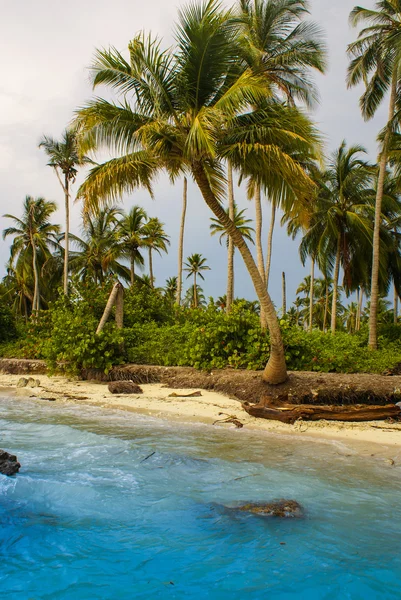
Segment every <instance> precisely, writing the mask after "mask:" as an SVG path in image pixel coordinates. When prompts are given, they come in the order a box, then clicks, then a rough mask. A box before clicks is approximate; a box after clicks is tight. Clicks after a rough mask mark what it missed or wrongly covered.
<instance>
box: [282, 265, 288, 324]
mask: <svg viewBox="0 0 401 600" xmlns="http://www.w3.org/2000/svg"><path fill="white" fill-rule="evenodd" d="M281 279H282V293H283V317H284V315H285V314H287V291H286V285H285V273H284V271H283V273H282V275H281Z"/></svg>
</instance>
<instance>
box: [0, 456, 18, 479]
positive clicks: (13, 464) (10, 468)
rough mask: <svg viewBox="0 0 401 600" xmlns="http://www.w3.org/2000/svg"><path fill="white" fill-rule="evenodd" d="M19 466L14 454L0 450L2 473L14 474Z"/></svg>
mask: <svg viewBox="0 0 401 600" xmlns="http://www.w3.org/2000/svg"><path fill="white" fill-rule="evenodd" d="M20 468H21V465H20V463H19V462H18V460H17V457H16V456H15V455H14V454H9V453H8V452H6V451H5V450H0V473H3V475H15V473H18V471H19V470H20Z"/></svg>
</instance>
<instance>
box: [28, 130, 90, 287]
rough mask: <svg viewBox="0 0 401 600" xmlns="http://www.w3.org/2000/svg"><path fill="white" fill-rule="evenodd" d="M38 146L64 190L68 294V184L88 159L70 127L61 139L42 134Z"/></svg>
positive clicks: (65, 261) (65, 279)
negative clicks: (80, 150) (43, 152)
mask: <svg viewBox="0 0 401 600" xmlns="http://www.w3.org/2000/svg"><path fill="white" fill-rule="evenodd" d="M39 148H44V150H45V152H46V154H47V156H48V157H49V159H50V160H49V162H48V165H49V166H50V167H52V168H53V169H54V171H55V173H56V175H57V179H58V180H59V182H60V185H61V187H62V188H63V191H64V199H65V233H64V294H65V295H67V294H68V255H69V231H70V185H71V183H74V181H75V179H76V176H77V172H78V171H77V167H79V166H82V165H84V164H87V163H88V162H91V161H89V159H88V158H87V157H85V156H81V155H80V153H79V151H78V146H77V137H76V133H75V132H74V131H73V130H71V129H66V130H65V131H64V132H63V135H62V138H61V141H57V140H54V139H53V138H52V137H48V136H46V135H45V136H43V138H42V140H41V142H40V144H39Z"/></svg>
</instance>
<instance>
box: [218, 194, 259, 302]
mask: <svg viewBox="0 0 401 600" xmlns="http://www.w3.org/2000/svg"><path fill="white" fill-rule="evenodd" d="M229 212H230V208H228V209H227V210H226V213H227V214H229ZM245 212H246V209H242V210H238V206H237V205H236V204H235V203H234V211H233V217H232V221H233V223H234V225H235V227H236V228H237V229H238V231H239V232H240V233H241V235H242V237H243V238H244V239H245V240H248V242H251V243H252V244H253V237H252V234H253V233H255V230H254V229H253V227H251V226H250V223H252V219H247V218H245ZM230 218H231V217H230ZM210 220H211V225H210V231H211V235H216V234H219V242H220V244H221V243H222V242H223V240H224V239H225V241H226V244H227V255H228V260H227V296H226V311H227V312H229V311H230V308H231V304H232V301H231V300H230V303H229V299H231V298H232V299H234V250H235V248H234V247H233V246H231V244H230V241H231V238H230V236H229V235H228V234H227V230H226V228H225V227H224V225H222V224H221V223H220V221H219V220H218V219H214V218H213V217H212V218H211V219H210Z"/></svg>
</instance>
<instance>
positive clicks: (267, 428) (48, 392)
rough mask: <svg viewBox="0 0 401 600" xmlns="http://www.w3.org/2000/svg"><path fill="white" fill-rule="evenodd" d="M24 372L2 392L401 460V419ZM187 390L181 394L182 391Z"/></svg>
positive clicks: (4, 378) (0, 382)
mask: <svg viewBox="0 0 401 600" xmlns="http://www.w3.org/2000/svg"><path fill="white" fill-rule="evenodd" d="M20 377H21V376H20V375H8V374H1V375H0V395H10V394H11V395H13V396H14V397H15V398H16V399H18V397H24V398H26V397H30V398H38V399H43V400H47V401H55V402H58V403H71V402H73V403H77V404H86V405H90V406H98V407H101V408H102V409H108V408H110V409H118V410H127V411H131V412H136V413H140V414H146V415H149V416H153V417H158V418H162V419H168V420H170V421H175V422H177V423H204V424H209V425H210V426H214V427H225V428H233V429H236V425H235V423H233V422H224V421H225V419H227V418H230V417H233V418H234V419H237V420H238V421H239V422H240V423H241V424H242V425H243V427H242V428H241V430H259V431H261V432H270V433H272V434H280V435H291V436H298V437H301V438H304V439H305V440H311V441H313V439H320V440H321V441H324V440H338V441H342V442H346V446H347V447H349V448H350V449H352V450H353V451H356V452H358V453H360V454H362V455H367V456H369V455H374V456H381V457H383V458H385V459H386V463H387V464H388V465H390V466H392V465H393V463H397V462H401V424H390V423H386V422H383V421H372V422H369V423H341V422H336V423H333V422H328V421H318V422H305V421H298V422H296V423H295V424H294V425H287V424H284V423H279V422H276V421H267V420H264V419H256V418H255V417H252V416H250V415H248V414H247V413H246V412H245V411H244V410H243V409H242V407H241V404H240V402H239V401H238V400H236V399H234V398H229V397H227V396H224V395H222V394H220V393H217V392H214V391H210V390H199V392H200V393H201V396H197V397H192V398H191V397H183V396H184V395H185V394H191V393H193V392H194V390H193V389H174V390H173V389H171V388H168V387H166V386H165V385H162V384H155V383H152V384H143V385H141V388H142V389H143V394H138V395H125V394H124V395H119V394H111V393H110V392H109V391H108V389H107V384H106V383H99V382H94V381H81V380H74V379H68V378H66V377H48V376H46V375H40V376H35V379H37V380H39V382H40V385H39V386H37V387H22V388H19V387H17V382H18V380H19V379H20ZM180 396H181V397H180Z"/></svg>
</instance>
